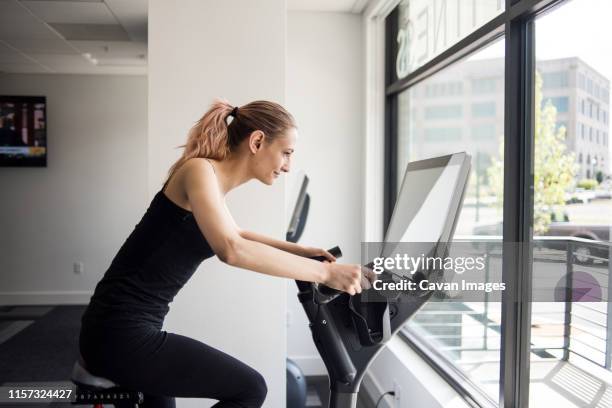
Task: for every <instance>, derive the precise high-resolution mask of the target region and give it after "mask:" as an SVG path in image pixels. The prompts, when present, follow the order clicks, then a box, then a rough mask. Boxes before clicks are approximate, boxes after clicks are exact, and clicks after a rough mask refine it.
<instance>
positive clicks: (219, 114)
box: [164, 98, 296, 187]
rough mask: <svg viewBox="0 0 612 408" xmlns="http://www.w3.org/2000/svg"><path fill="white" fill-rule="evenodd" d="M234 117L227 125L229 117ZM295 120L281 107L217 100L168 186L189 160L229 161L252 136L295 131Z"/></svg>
mask: <svg viewBox="0 0 612 408" xmlns="http://www.w3.org/2000/svg"><path fill="white" fill-rule="evenodd" d="M230 114H231V115H232V116H234V118H233V120H232V121H231V122H230V124H229V125H228V124H227V118H228V116H230ZM295 127H296V124H295V120H294V119H293V116H291V114H290V113H289V112H287V110H285V108H283V107H282V106H281V105H279V104H277V103H275V102H270V101H254V102H251V103H248V104H246V105H244V106H241V107H233V106H232V105H231V104H230V103H229V102H228V101H226V100H225V99H219V98H218V99H216V100H215V101H214V102H213V104H212V106H211V107H210V109H209V110H208V111H207V112H206V113H205V114H204V116H202V117H201V118H200V119H199V120H198V121H197V122H196V123H195V125H193V127H192V128H191V129H190V130H189V132H188V134H187V142H186V143H185V144H184V145H182V146H179V147H184V148H185V150H184V151H183V154H182V156H181V157H180V158H179V159H178V160H177V161H176V162H175V163H174V164H173V165H172V167H170V170H169V171H168V177H167V179H166V182H165V183H164V187H165V185H166V184H167V183H168V181H169V180H170V177H172V174H174V172H175V171H176V170H177V169H178V168H179V167H181V166H182V165H183V163H185V162H186V161H187V160H189V159H192V158H195V157H202V158H207V159H214V160H225V159H226V158H227V157H228V156H229V155H230V154H231V153H232V152H233V151H234V149H235V148H236V147H238V145H240V143H241V142H242V141H243V140H244V139H245V138H247V137H248V136H249V135H250V134H251V132H254V131H255V130H261V131H263V132H264V134H266V136H267V137H268V138H270V139H273V138H275V137H277V136H278V135H280V134H282V133H283V132H284V131H286V130H288V129H290V128H295Z"/></svg>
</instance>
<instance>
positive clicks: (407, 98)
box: [395, 41, 504, 398]
mask: <svg viewBox="0 0 612 408" xmlns="http://www.w3.org/2000/svg"><path fill="white" fill-rule="evenodd" d="M494 47H495V49H501V50H502V51H501V53H500V54H499V55H498V56H497V59H496V60H495V61H496V62H494V63H488V64H483V63H482V61H481V58H482V57H481V56H480V55H481V54H485V51H484V50H483V51H481V52H477V53H475V54H473V55H472V56H470V57H469V58H467V59H464V60H461V61H460V62H457V63H455V64H453V65H451V66H449V67H447V68H445V69H443V70H441V71H440V72H438V73H436V74H434V75H432V76H431V77H429V78H427V79H425V80H423V81H422V82H420V83H418V84H416V85H414V86H412V87H410V88H408V89H406V90H404V91H402V92H400V93H399V94H398V96H397V98H398V108H397V109H398V112H400V115H399V117H398V123H397V126H398V129H397V152H398V155H397V168H396V170H395V171H396V172H397V174H398V175H401V174H403V172H404V170H405V167H406V164H407V163H408V162H409V161H414V160H419V159H424V158H429V157H434V156H441V155H445V154H449V153H453V152H458V151H466V152H468V153H469V154H470V155H471V156H472V173H471V174H472V175H471V180H470V185H469V188H468V191H467V192H466V195H467V197H466V202H470V203H473V204H470V205H469V206H466V207H464V209H463V210H462V212H461V215H460V217H459V220H458V224H457V228H456V232H455V237H456V238H457V239H460V238H461V237H462V236H471V235H473V234H475V233H477V234H483V233H484V232H482V231H481V230H480V229H479V228H480V227H479V226H480V224H482V223H483V222H484V223H490V224H493V225H494V226H495V228H497V227H499V225H501V220H502V216H501V214H500V213H499V211H498V205H499V201H500V196H501V186H500V185H497V184H495V183H497V181H498V180H500V179H499V176H500V174H497V177H492V176H491V171H489V169H491V168H492V167H495V166H496V163H499V162H500V161H501V162H502V163H503V161H502V158H501V157H500V155H499V150H500V144H501V140H502V137H503V110H502V109H500V111H499V112H498V111H497V109H496V106H495V102H494V101H482V96H481V95H483V94H490V95H491V96H493V97H494V98H495V99H498V98H499V99H502V100H503V93H504V87H503V76H504V72H503V67H504V65H503V63H501V62H502V61H503V41H499V42H497V43H495V44H494V45H491V46H490V48H489V50H490V49H493V48H494ZM470 76H472V77H471V78H470ZM443 78H455V79H457V80H461V82H463V81H465V82H467V83H471V85H472V87H471V90H472V92H470V93H464V94H463V95H461V104H457V105H439V106H431V105H430V103H431V99H430V98H429V97H428V96H427V95H430V93H428V91H427V89H430V90H432V89H435V88H434V86H435V84H439V83H446V82H447V81H445V80H444V79H443ZM429 92H431V91H429ZM462 106H467V107H469V108H468V109H470V110H471V112H466V113H468V114H463V112H462V109H461V107H462ZM409 107H410V108H409ZM411 109H414V110H412V111H411ZM449 119H452V121H453V125H454V126H447V125H445V123H448V121H449ZM483 119H486V123H483ZM455 124H456V126H455ZM496 129H500V131H499V132H497V131H496ZM401 181H402V180H401V177H398V178H397V183H398V185H397V186H396V188H399V183H401ZM487 234H489V235H491V234H495V231H490V232H487ZM483 319H484V320H483ZM500 319H501V309H500V307H499V303H497V304H495V303H494V302H491V303H490V304H486V303H485V302H483V301H480V302H471V303H462V302H431V303H430V304H428V305H425V306H424V307H423V309H422V310H420V311H419V312H418V313H416V314H415V316H414V317H413V318H412V320H411V321H410V323H408V328H409V330H410V332H411V333H415V334H417V335H418V336H420V337H421V338H422V339H424V340H425V341H426V342H427V343H428V344H430V345H431V346H432V347H434V348H435V349H436V350H437V351H439V352H441V353H442V355H443V356H444V358H445V359H446V361H448V363H449V364H450V365H451V366H453V367H455V368H456V369H458V370H461V371H462V372H464V373H465V374H466V375H468V376H469V377H470V378H471V380H473V381H474V382H475V383H477V384H478V385H479V387H481V388H482V389H483V392H485V393H487V394H488V395H489V397H490V398H497V395H498V393H499V377H498V373H499V347H500V337H499V332H498V331H496V330H495V329H493V328H492V327H493V326H495V325H499V323H500ZM485 320H486V321H487V322H490V324H489V323H486V322H485ZM478 360H487V363H486V364H485V365H484V366H483V370H482V371H478V370H476V371H473V369H474V367H475V365H474V364H475V363H474V362H475V361H478ZM485 367H486V368H485ZM485 371H486V372H485Z"/></svg>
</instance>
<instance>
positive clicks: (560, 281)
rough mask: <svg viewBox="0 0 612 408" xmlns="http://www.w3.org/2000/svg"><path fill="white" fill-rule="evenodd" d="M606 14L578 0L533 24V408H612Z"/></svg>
mask: <svg viewBox="0 0 612 408" xmlns="http://www.w3.org/2000/svg"><path fill="white" fill-rule="evenodd" d="M611 15H612V2H610V1H608V0H580V1H569V2H566V3H564V4H562V5H561V6H560V7H558V8H556V9H554V10H552V11H551V12H550V13H548V14H546V15H544V16H542V17H541V18H539V19H538V20H536V26H535V28H536V82H535V93H534V94H535V104H534V105H535V118H536V128H535V135H534V148H535V150H534V186H535V189H534V235H535V236H534V242H535V244H536V245H535V248H534V252H533V259H534V261H533V292H532V297H533V303H532V312H531V313H532V314H531V323H532V324H531V354H530V360H531V362H530V369H531V375H530V406H534V407H539V406H556V407H587V406H588V407H610V406H612V373H611V372H610V353H611V352H612V347H611V346H612V338H611V334H612V333H611V332H610V323H611V320H610V318H609V316H610V312H611V305H612V303H608V302H607V301H608V299H609V295H610V282H611V281H610V276H611V275H610V263H609V259H610V250H609V242H610V226H611V225H612V199H611V197H612V192H611V190H610V186H611V181H610V179H609V177H610V165H609V163H608V161H609V157H610V146H609V145H608V135H609V134H610V123H609V121H608V113H609V111H610V78H612V54H610V52H609V48H610V45H609V39H610V38H612V26H611V25H610V21H609V20H610V16H611ZM568 27H572V29H571V30H568ZM544 281H549V282H551V283H552V285H546V286H547V287H548V288H549V289H543V288H542V287H541V286H542V285H540V282H544ZM550 288H554V289H550ZM551 290H554V291H555V296H554V299H555V300H556V301H555V302H544V301H543V300H544V298H545V297H546V295H549V296H550V293H545V292H546V291H548V292H550V291H551Z"/></svg>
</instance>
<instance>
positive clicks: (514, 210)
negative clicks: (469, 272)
mask: <svg viewBox="0 0 612 408" xmlns="http://www.w3.org/2000/svg"><path fill="white" fill-rule="evenodd" d="M500 1H501V0H500ZM564 2H565V0H505V9H504V11H503V12H502V13H501V14H499V15H498V16H496V17H494V18H493V19H491V20H490V21H489V22H487V23H485V24H484V25H483V26H481V27H480V28H478V29H476V30H475V31H474V32H472V33H470V34H469V35H467V36H466V37H464V38H463V39H461V40H460V41H458V42H457V43H456V44H454V45H452V46H451V47H449V48H448V49H447V50H445V51H443V52H442V53H440V54H439V55H437V56H435V57H434V58H432V59H431V60H430V61H428V62H426V63H425V64H424V65H422V66H420V67H419V68H417V69H416V70H414V71H413V72H411V73H410V74H408V75H407V76H405V77H403V78H401V79H399V80H396V81H395V82H391V81H390V79H391V78H393V75H392V72H390V70H391V69H392V68H393V67H394V66H395V60H394V58H395V55H396V51H397V47H396V44H395V36H394V35H392V34H394V33H395V32H396V31H394V30H397V21H396V20H397V18H395V19H394V18H388V19H387V22H386V23H385V33H386V36H385V40H384V41H385V51H386V56H385V91H384V94H385V102H384V107H385V109H384V112H385V114H384V118H385V119H384V171H383V175H384V186H383V214H382V218H383V220H382V225H383V231H386V230H387V228H388V225H389V221H390V218H391V214H392V211H393V206H394V204H395V199H396V196H397V179H398V174H397V162H398V151H397V145H398V116H397V115H398V99H399V98H398V96H399V94H400V93H401V92H403V91H405V90H407V89H408V88H410V87H412V86H414V85H416V84H417V83H419V82H421V81H423V80H424V79H426V78H428V77H430V76H432V75H434V74H435V73H437V72H439V71H441V70H443V69H444V68H446V67H448V66H450V65H452V64H453V63H455V62H457V61H458V60H460V59H462V58H463V57H465V56H467V55H469V54H471V53H473V52H475V51H476V50H478V49H480V48H482V47H483V46H485V45H487V44H489V43H491V42H493V41H495V40H497V39H498V38H501V37H504V39H505V56H504V59H505V63H504V68H505V72H504V91H505V93H504V158H505V159H504V204H503V219H504V223H503V241H504V243H513V242H514V243H521V245H513V246H512V247H514V249H512V250H505V251H504V253H503V269H502V279H503V282H505V284H506V288H507V289H506V290H505V291H504V294H503V300H502V325H501V344H500V346H501V351H500V388H499V401H497V402H496V401H493V400H492V399H491V398H490V397H489V396H488V395H485V394H484V391H481V390H480V389H479V388H478V387H477V386H475V384H473V383H472V382H471V381H470V380H469V379H468V378H467V377H466V376H465V375H463V374H462V373H461V372H460V371H459V370H458V369H456V368H455V367H453V366H452V365H451V364H448V363H447V364H445V363H444V358H443V357H441V354H440V353H439V352H438V351H436V350H432V349H431V348H428V347H425V346H424V343H420V342H419V341H418V338H417V337H416V336H415V335H414V334H411V333H410V331H408V330H404V331H402V332H401V336H402V338H403V339H404V340H405V341H406V342H407V344H408V345H409V346H410V347H411V348H412V349H414V350H415V351H416V352H417V353H418V354H419V355H421V357H423V358H424V359H425V360H426V361H427V362H429V364H430V365H431V366H432V367H433V368H434V369H435V370H436V371H437V372H438V373H440V375H442V376H443V377H444V378H445V379H446V380H447V381H448V382H449V384H450V385H451V386H453V388H455V390H457V391H458V392H459V394H460V395H462V396H463V397H464V398H465V400H466V401H467V402H468V403H470V405H472V406H478V407H484V406H487V407H488V406H499V407H504V408H510V407H517V406H521V407H527V406H528V403H529V382H530V375H529V363H530V360H529V359H530V345H529V338H530V325H531V306H530V297H531V277H532V254H531V249H530V248H531V245H529V244H530V243H531V242H532V237H533V228H532V226H533V194H532V191H533V135H534V115H533V100H534V95H533V93H534V82H535V78H534V77H535V38H534V21H535V19H536V17H538V16H540V15H542V14H544V13H547V12H549V11H550V10H552V9H554V8H556V7H557V6H559V5H562V4H563V3H564ZM395 3H396V4H397V2H395ZM394 13H397V8H394V9H393V10H392V11H391V13H390V14H389V15H388V17H392V16H393V15H394ZM515 163H519V165H518V166H517V165H515ZM509 247H510V246H509ZM513 271H519V273H512V272H513ZM515 299H518V300H519V301H516V300H515Z"/></svg>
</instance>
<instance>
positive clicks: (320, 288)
mask: <svg viewBox="0 0 612 408" xmlns="http://www.w3.org/2000/svg"><path fill="white" fill-rule="evenodd" d="M327 252H329V253H330V254H332V255H333V256H335V257H336V258H340V257H341V256H342V251H341V250H340V248H339V247H338V246H335V247H333V248H331V249H328V250H327ZM311 259H314V260H315V261H320V262H323V261H324V260H325V259H326V258H325V257H324V256H314V257H312V258H311ZM314 287H315V290H314V301H315V303H317V304H320V305H321V304H324V303H328V302H331V301H332V300H334V299H335V298H337V297H338V296H340V295H341V294H342V291H339V290H336V289H333V288H330V287H329V286H325V285H322V284H319V285H317V284H314Z"/></svg>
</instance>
